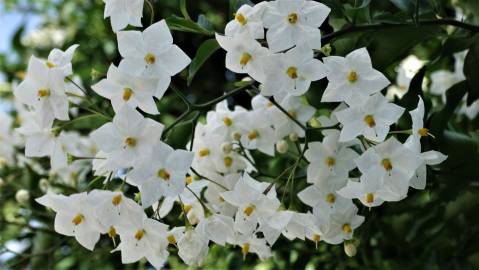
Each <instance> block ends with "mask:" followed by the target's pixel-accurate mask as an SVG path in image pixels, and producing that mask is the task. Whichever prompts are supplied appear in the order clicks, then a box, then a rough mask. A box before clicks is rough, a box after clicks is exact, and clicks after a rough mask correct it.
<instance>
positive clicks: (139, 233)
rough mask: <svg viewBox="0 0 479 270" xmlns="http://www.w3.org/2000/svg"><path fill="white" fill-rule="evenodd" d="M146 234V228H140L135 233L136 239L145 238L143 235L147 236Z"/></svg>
mask: <svg viewBox="0 0 479 270" xmlns="http://www.w3.org/2000/svg"><path fill="white" fill-rule="evenodd" d="M145 234H146V232H145V230H138V231H136V233H135V239H136V240H138V241H140V240H141V238H143V236H145Z"/></svg>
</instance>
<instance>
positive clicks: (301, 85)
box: [261, 46, 326, 100]
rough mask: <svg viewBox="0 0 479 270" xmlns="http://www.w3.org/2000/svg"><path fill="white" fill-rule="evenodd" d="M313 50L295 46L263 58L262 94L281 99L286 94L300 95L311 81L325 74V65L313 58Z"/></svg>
mask: <svg viewBox="0 0 479 270" xmlns="http://www.w3.org/2000/svg"><path fill="white" fill-rule="evenodd" d="M313 56H314V55H313V50H311V49H310V48H309V47H307V46H297V47H294V48H293V49H291V50H289V51H287V52H286V53H280V54H275V55H272V56H270V57H268V58H265V60H264V65H263V67H264V72H265V80H264V82H263V87H262V89H261V94H262V95H264V96H271V95H274V96H275V98H278V100H281V99H282V98H283V97H284V96H286V95H287V94H290V95H293V96H300V95H302V94H304V93H305V92H306V91H308V89H309V86H310V85H311V82H312V81H317V80H320V79H322V78H324V77H325V76H326V67H325V66H324V64H323V63H322V62H321V61H319V60H318V59H314V58H313Z"/></svg>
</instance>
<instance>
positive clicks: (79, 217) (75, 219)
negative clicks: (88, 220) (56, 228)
mask: <svg viewBox="0 0 479 270" xmlns="http://www.w3.org/2000/svg"><path fill="white" fill-rule="evenodd" d="M84 219H85V217H84V216H83V215H82V214H77V215H76V216H74V217H73V219H72V223H73V224H74V225H75V226H78V225H79V224H80V223H82V222H83V220H84Z"/></svg>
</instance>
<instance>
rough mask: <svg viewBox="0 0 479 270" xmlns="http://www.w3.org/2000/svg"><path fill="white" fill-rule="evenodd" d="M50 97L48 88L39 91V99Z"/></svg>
mask: <svg viewBox="0 0 479 270" xmlns="http://www.w3.org/2000/svg"><path fill="white" fill-rule="evenodd" d="M49 96H50V89H48V88H41V89H38V97H39V98H45V97H49Z"/></svg>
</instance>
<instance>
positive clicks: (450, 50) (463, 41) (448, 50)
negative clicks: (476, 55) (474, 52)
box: [442, 33, 476, 56]
mask: <svg viewBox="0 0 479 270" xmlns="http://www.w3.org/2000/svg"><path fill="white" fill-rule="evenodd" d="M475 39H476V36H471V35H469V33H467V34H456V35H452V36H450V37H448V38H447V39H446V40H445V41H444V44H443V45H442V55H444V56H450V55H451V54H454V53H457V52H462V51H464V50H467V49H468V48H469V47H471V45H472V44H473V42H474V40H475Z"/></svg>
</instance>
